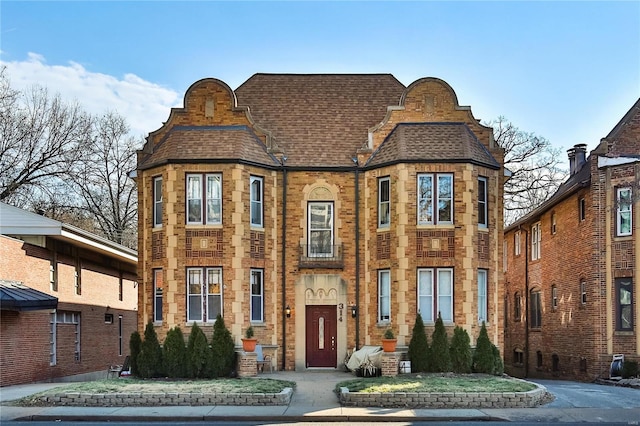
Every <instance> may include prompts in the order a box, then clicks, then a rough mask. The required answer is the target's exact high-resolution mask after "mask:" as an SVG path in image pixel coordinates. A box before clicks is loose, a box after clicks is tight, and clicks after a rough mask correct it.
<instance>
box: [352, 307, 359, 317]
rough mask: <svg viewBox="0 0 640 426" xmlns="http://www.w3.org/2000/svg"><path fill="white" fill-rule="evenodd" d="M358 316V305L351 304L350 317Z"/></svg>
mask: <svg viewBox="0 0 640 426" xmlns="http://www.w3.org/2000/svg"><path fill="white" fill-rule="evenodd" d="M357 316H358V307H357V306H356V305H351V318H355V317H357Z"/></svg>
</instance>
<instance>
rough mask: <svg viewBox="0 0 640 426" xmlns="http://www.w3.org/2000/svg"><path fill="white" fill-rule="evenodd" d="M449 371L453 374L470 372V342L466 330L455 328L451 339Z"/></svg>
mask: <svg viewBox="0 0 640 426" xmlns="http://www.w3.org/2000/svg"><path fill="white" fill-rule="evenodd" d="M449 352H450V353H451V369H452V371H453V372H454V373H461V374H466V373H470V372H471V340H470V339H469V334H468V333H467V330H465V329H464V328H462V327H458V326H456V328H455V329H454V330H453V337H452V338H451V347H450V348H449Z"/></svg>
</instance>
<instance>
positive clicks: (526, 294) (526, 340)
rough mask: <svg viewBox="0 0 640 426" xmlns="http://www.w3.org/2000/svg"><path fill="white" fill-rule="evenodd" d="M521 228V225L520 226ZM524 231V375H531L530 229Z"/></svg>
mask: <svg viewBox="0 0 640 426" xmlns="http://www.w3.org/2000/svg"><path fill="white" fill-rule="evenodd" d="M519 228H520V227H519ZM523 231H524V238H525V240H524V348H525V351H524V354H525V357H526V358H527V359H526V360H525V363H524V377H525V378H527V377H529V231H527V230H526V229H523Z"/></svg>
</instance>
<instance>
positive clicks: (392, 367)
mask: <svg viewBox="0 0 640 426" xmlns="http://www.w3.org/2000/svg"><path fill="white" fill-rule="evenodd" d="M399 364H400V352H383V353H382V375H383V376H387V377H394V376H397V375H398V365H399Z"/></svg>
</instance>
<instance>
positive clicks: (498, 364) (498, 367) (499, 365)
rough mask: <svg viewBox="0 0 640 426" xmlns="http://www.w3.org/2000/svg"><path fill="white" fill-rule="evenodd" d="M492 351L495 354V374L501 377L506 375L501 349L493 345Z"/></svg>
mask: <svg viewBox="0 0 640 426" xmlns="http://www.w3.org/2000/svg"><path fill="white" fill-rule="evenodd" d="M491 351H492V352H493V374H495V375H496V376H501V375H502V373H504V363H503V362H502V357H501V356H500V349H498V347H497V346H496V345H493V344H492V345H491Z"/></svg>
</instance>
